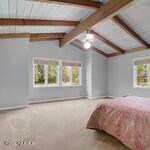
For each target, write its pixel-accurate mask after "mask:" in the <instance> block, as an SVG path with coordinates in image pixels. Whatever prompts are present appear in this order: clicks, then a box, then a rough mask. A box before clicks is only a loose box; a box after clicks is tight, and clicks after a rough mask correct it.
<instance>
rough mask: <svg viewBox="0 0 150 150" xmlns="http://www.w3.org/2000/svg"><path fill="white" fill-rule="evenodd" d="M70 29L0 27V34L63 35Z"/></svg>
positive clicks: (55, 27)
mask: <svg viewBox="0 0 150 150" xmlns="http://www.w3.org/2000/svg"><path fill="white" fill-rule="evenodd" d="M71 30H72V28H71V27H62V26H61V27H59V26H50V27H49V26H44V27H43V26H3V27H2V26H0V33H3V34H5V33H64V32H69V31H71Z"/></svg>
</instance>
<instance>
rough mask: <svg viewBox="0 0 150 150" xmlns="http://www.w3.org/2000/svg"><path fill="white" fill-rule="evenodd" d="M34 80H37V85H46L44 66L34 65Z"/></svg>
mask: <svg viewBox="0 0 150 150" xmlns="http://www.w3.org/2000/svg"><path fill="white" fill-rule="evenodd" d="M34 78H35V85H39V86H40V85H44V83H45V78H44V65H40V64H35V65H34Z"/></svg>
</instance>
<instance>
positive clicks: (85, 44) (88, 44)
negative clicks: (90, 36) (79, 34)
mask: <svg viewBox="0 0 150 150" xmlns="http://www.w3.org/2000/svg"><path fill="white" fill-rule="evenodd" d="M90 47H91V43H90V42H89V41H87V40H86V41H85V42H84V48H85V49H89V48H90Z"/></svg>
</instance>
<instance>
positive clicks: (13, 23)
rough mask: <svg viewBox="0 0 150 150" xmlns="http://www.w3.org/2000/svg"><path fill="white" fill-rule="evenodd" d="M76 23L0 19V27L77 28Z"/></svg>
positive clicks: (67, 21)
mask: <svg viewBox="0 0 150 150" xmlns="http://www.w3.org/2000/svg"><path fill="white" fill-rule="evenodd" d="M78 23H79V22H78V21H69V20H42V19H6V18H1V19H0V26H77V25H78Z"/></svg>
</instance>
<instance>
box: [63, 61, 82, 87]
mask: <svg viewBox="0 0 150 150" xmlns="http://www.w3.org/2000/svg"><path fill="white" fill-rule="evenodd" d="M62 62H67V63H76V64H81V63H80V62H77V61H66V60H63V61H62ZM61 76H62V77H63V65H62V71H61ZM72 76H73V74H72V67H71V74H70V81H71V83H70V84H69V85H67V84H63V78H62V79H61V81H62V84H61V86H62V87H76V86H82V64H81V66H80V70H79V77H80V83H79V84H77V85H75V84H73V83H72Z"/></svg>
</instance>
